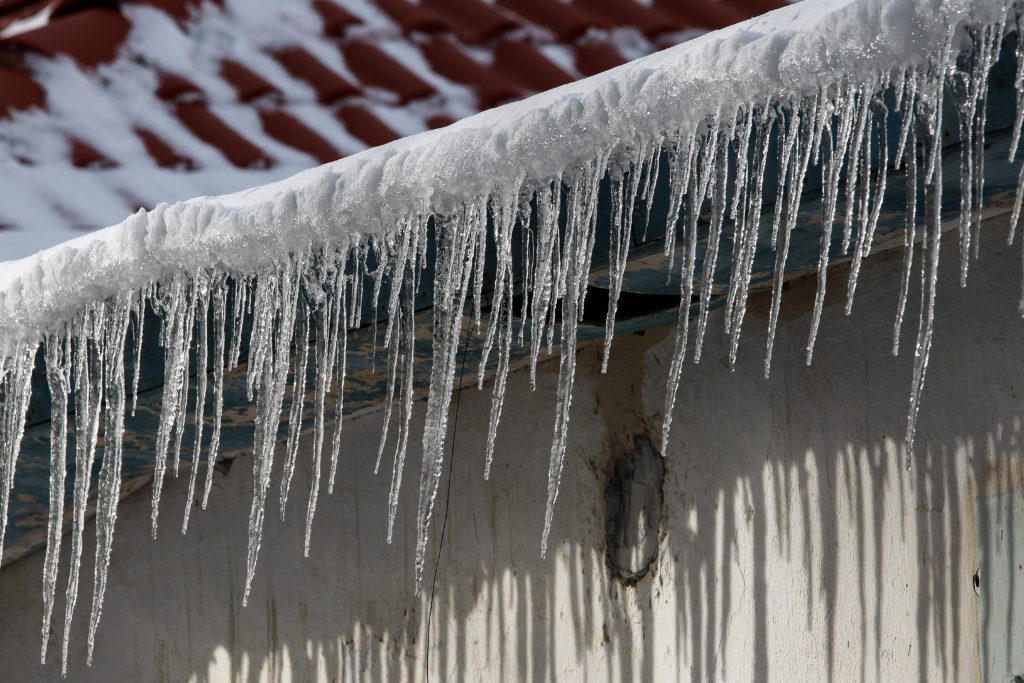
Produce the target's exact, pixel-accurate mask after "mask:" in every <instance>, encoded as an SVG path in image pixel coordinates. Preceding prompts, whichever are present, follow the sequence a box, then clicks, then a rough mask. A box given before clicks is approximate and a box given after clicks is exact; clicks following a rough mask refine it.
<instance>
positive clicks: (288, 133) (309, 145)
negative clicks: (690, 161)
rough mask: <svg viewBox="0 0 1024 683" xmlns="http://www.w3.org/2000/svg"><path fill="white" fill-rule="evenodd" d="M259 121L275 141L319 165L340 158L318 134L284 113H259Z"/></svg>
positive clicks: (337, 152) (331, 146)
mask: <svg viewBox="0 0 1024 683" xmlns="http://www.w3.org/2000/svg"><path fill="white" fill-rule="evenodd" d="M260 120H261V121H263V130H265V131H267V133H268V134H269V135H270V136H271V137H273V138H274V139H275V140H278V141H280V142H283V143H284V144H286V145H288V146H290V147H294V148H295V149H299V150H302V151H303V152H305V153H306V154H308V155H310V156H311V157H313V158H314V159H316V160H317V161H319V162H320V163H321V164H326V163H327V162H329V161H334V160H335V159H340V158H341V156H342V155H341V152H339V151H338V150H337V149H335V148H334V146H333V145H332V144H331V143H329V142H327V140H325V139H324V138H323V137H321V136H320V134H319V133H317V132H316V131H314V130H312V129H311V128H309V127H308V126H307V125H306V124H304V123H302V121H299V120H298V119H297V118H295V117H294V116H292V115H291V114H289V113H288V112H286V111H283V110H281V109H275V110H272V111H261V112H260Z"/></svg>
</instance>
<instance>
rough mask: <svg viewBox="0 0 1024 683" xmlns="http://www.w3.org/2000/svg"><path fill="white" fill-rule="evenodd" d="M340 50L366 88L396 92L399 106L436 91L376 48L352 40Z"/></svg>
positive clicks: (363, 42)
mask: <svg viewBox="0 0 1024 683" xmlns="http://www.w3.org/2000/svg"><path fill="white" fill-rule="evenodd" d="M341 49H342V52H343V53H344V55H345V63H346V64H348V67H349V69H351V70H352V73H354V74H355V75H356V76H357V77H358V78H359V80H361V81H362V82H363V83H365V84H366V85H369V86H373V87H375V88H383V89H384V90H390V91H391V92H394V93H397V94H398V97H399V103H400V104H405V103H407V102H409V101H411V100H415V99H419V98H421V97H429V96H430V95H433V94H434V92H435V91H434V88H433V87H431V86H430V84H429V83H427V82H426V81H424V80H423V79H422V78H420V77H419V76H417V75H416V74H414V73H413V72H411V71H409V70H408V69H407V68H405V67H404V66H402V64H400V63H399V62H397V61H396V60H395V59H394V58H393V57H391V56H390V55H388V54H387V53H386V52H384V51H383V50H381V49H380V48H378V47H377V46H375V45H371V44H370V43H367V42H365V41H353V42H348V43H345V44H344V45H343V46H342V48H341Z"/></svg>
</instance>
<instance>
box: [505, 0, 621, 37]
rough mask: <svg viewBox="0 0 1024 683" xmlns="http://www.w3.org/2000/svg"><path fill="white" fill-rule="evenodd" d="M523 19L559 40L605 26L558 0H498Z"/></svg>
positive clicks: (602, 22) (601, 21)
mask: <svg viewBox="0 0 1024 683" xmlns="http://www.w3.org/2000/svg"><path fill="white" fill-rule="evenodd" d="M498 4H499V5H501V6H503V7H507V8H508V9H510V10H512V11H513V12H515V13H516V14H518V15H519V16H521V17H523V18H524V19H526V20H528V21H531V22H533V23H535V24H538V25H540V26H543V27H544V28H546V29H547V30H549V31H551V32H552V33H553V34H555V37H556V38H558V39H559V40H575V39H576V38H579V37H580V36H581V35H582V34H583V33H584V32H585V31H586V30H587V29H589V28H591V27H598V28H607V26H608V24H607V22H605V21H603V20H601V19H599V18H598V17H595V16H593V15H592V14H588V13H587V12H584V11H582V10H580V9H579V8H577V7H575V6H573V5H566V4H565V3H562V2H559V1H558V0H498Z"/></svg>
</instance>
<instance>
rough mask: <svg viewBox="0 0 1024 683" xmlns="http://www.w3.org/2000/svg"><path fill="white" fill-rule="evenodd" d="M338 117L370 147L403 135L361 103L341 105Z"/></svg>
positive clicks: (349, 130) (350, 131)
mask: <svg viewBox="0 0 1024 683" xmlns="http://www.w3.org/2000/svg"><path fill="white" fill-rule="evenodd" d="M338 118H339V119H341V122H342V123H344V124H345V128H346V129H348V132H349V133H351V134H352V135H354V136H356V137H357V138H359V139H360V140H362V141H363V142H365V143H366V144H367V145H369V146H370V147H376V146H377V145H384V144H387V143H389V142H391V141H392V140H397V139H398V138H399V137H401V136H400V135H399V134H398V133H396V132H395V131H393V130H392V129H391V128H390V127H389V126H388V125H387V124H386V123H384V122H383V121H381V120H380V119H379V118H377V116H376V115H375V114H374V113H373V112H371V111H370V110H368V109H366V108H365V107H363V106H360V105H346V106H343V107H341V108H340V109H338Z"/></svg>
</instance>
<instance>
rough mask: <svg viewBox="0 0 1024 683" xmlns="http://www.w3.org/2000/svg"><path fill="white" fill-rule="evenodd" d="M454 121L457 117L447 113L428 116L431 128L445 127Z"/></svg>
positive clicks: (428, 123)
mask: <svg viewBox="0 0 1024 683" xmlns="http://www.w3.org/2000/svg"><path fill="white" fill-rule="evenodd" d="M453 123H455V119H453V118H452V117H450V116H446V115H445V114H437V115H435V116H429V117H427V125H428V126H430V128H431V129H435V128H444V127H445V126H450V125H452V124H453Z"/></svg>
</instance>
